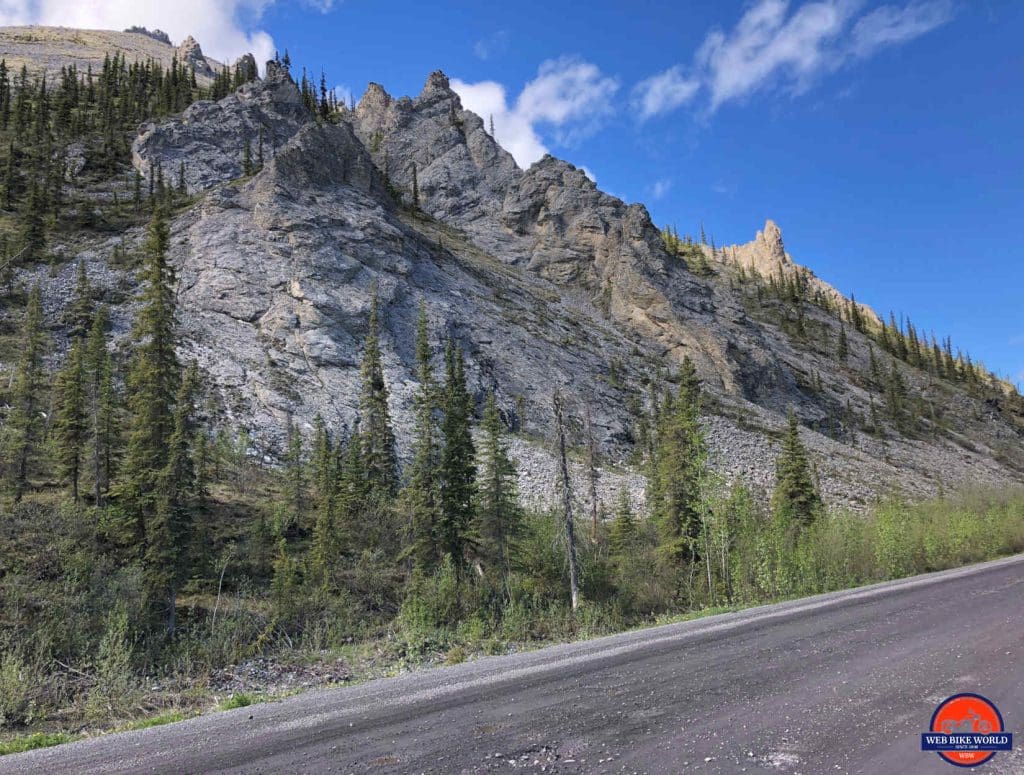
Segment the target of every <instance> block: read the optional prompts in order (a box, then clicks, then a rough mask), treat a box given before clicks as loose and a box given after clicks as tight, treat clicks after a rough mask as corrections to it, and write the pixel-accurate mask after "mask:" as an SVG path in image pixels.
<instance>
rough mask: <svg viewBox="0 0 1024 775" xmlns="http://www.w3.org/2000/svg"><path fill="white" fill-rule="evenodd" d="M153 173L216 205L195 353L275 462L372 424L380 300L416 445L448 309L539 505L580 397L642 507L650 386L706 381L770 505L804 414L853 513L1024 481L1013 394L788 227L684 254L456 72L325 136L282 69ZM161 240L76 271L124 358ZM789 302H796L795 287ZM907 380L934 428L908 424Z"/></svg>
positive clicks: (389, 368) (769, 227) (160, 155)
mask: <svg viewBox="0 0 1024 775" xmlns="http://www.w3.org/2000/svg"><path fill="white" fill-rule="evenodd" d="M125 34H133V35H135V36H136V37H138V38H140V39H141V40H144V41H148V42H147V45H149V44H152V45H157V42H155V41H153V40H152V38H147V37H146V36H144V35H141V34H137V33H125ZM11 35H12V33H11V32H10V31H8V32H7V33H6V38H0V40H9V39H11ZM11 45H13V44H11ZM159 45H165V44H159ZM179 56H180V57H184V58H185V59H186V60H187V61H188V62H189V63H193V60H195V62H194V63H193V64H194V66H195V68H196V72H197V75H198V74H199V73H200V70H201V67H202V64H203V63H204V62H205V61H206V60H205V59H203V58H202V52H201V49H200V48H199V45H198V44H197V43H195V41H192V40H191V39H189V40H188V41H186V42H185V43H183V44H182V46H181V47H180V48H179ZM247 61H250V62H251V58H250V60H247ZM254 64H255V63H252V65H254ZM251 69H252V71H253V72H252V75H255V73H254V70H255V68H254V67H252V68H251ZM131 155H132V163H133V165H134V168H135V170H136V171H137V172H138V173H139V174H140V175H141V176H142V179H143V180H144V181H150V180H152V179H153V177H154V175H156V174H157V171H159V172H160V174H163V175H166V176H167V177H168V179H169V180H171V181H178V176H179V174H180V176H181V180H180V184H181V185H182V187H183V188H184V189H186V190H187V192H188V193H189V194H190V195H192V196H193V197H194V204H192V205H191V206H190V207H189V208H187V209H185V210H184V211H181V212H179V214H177V215H176V217H175V219H174V220H173V223H172V228H171V256H172V260H173V264H174V266H175V267H176V269H177V272H178V280H179V287H178V301H179V310H180V328H181V332H182V334H183V340H182V343H181V352H180V355H181V356H182V358H183V359H193V358H194V359H197V361H198V363H199V366H200V368H201V369H202V371H203V372H205V374H206V375H207V377H208V380H209V383H210V384H211V385H212V386H213V387H214V391H215V394H216V397H217V401H216V407H215V408H214V409H211V412H212V413H213V415H214V416H213V417H212V419H213V420H214V421H215V422H220V423H225V424H227V423H230V424H231V425H233V426H237V427H244V428H247V429H248V430H249V431H250V433H251V434H252V436H253V438H254V439H255V440H256V442H257V443H258V444H259V445H260V447H261V449H263V450H264V453H265V454H266V456H267V457H268V458H269V459H273V458H275V457H276V456H278V455H279V454H280V453H281V451H282V449H283V444H284V439H285V434H286V428H287V427H288V425H289V422H290V421H292V420H295V421H297V422H298V423H299V424H300V426H303V425H304V426H306V427H311V424H312V422H313V419H314V417H315V416H316V415H318V414H319V415H321V416H322V417H323V418H324V419H325V420H326V421H327V422H329V423H331V424H332V425H333V426H335V427H351V425H352V423H353V421H354V418H355V413H356V407H357V401H358V389H359V387H358V386H359V366H358V364H359V361H360V358H361V352H362V346H363V340H364V336H365V334H366V330H367V313H368V310H369V306H370V298H371V294H372V293H374V292H375V291H376V292H377V293H378V294H379V298H380V304H381V310H382V322H383V326H384V328H383V351H384V353H385V367H386V373H385V378H386V381H387V383H388V386H389V389H390V391H391V399H392V413H393V417H394V419H395V426H396V430H397V432H398V434H399V442H400V447H402V448H403V449H405V450H407V449H408V443H409V437H408V433H409V432H410V431H409V429H410V428H411V426H412V422H411V418H412V396H413V393H414V391H415V389H416V376H415V373H416V372H415V363H414V348H413V338H414V329H415V320H416V315H417V309H418V307H419V305H420V303H421V302H423V303H425V305H426V309H427V312H428V316H429V319H430V323H431V325H432V329H433V331H434V333H435V336H437V337H440V336H449V335H450V336H451V337H453V338H454V339H455V340H456V341H457V342H458V343H459V344H460V345H461V347H462V348H463V350H464V351H465V355H466V369H467V372H468V378H469V385H470V388H471V391H472V393H473V396H474V398H475V400H476V402H477V405H478V407H479V406H480V405H481V404H482V401H483V398H484V396H485V395H486V392H487V391H488V390H494V391H495V392H496V396H497V400H498V404H499V406H500V409H501V412H502V414H503V416H504V417H505V419H506V420H507V421H508V423H509V425H510V427H512V428H513V429H514V431H515V432H516V439H515V443H514V449H513V451H514V454H515V456H516V457H517V459H518V460H519V463H520V475H521V477H522V479H523V482H522V487H521V490H522V492H523V494H524V496H526V497H527V498H528V499H532V500H534V501H539V502H543V501H545V500H547V499H549V498H550V497H551V496H552V494H553V492H554V481H555V470H554V465H553V458H552V454H551V446H550V444H551V438H552V427H553V421H552V409H551V407H552V397H553V394H554V393H555V391H559V392H560V393H561V394H562V395H563V396H564V397H565V399H566V404H567V414H568V415H569V418H570V430H571V439H570V442H571V443H572V444H578V445H582V444H583V443H584V442H583V439H584V436H585V430H584V429H585V428H588V427H589V428H590V429H591V431H590V432H591V433H592V434H593V436H594V438H595V440H596V444H597V448H598V457H599V461H600V462H599V468H600V470H599V479H598V492H599V496H600V497H601V499H602V500H604V501H605V502H606V503H610V501H611V499H612V497H613V494H614V493H615V492H616V491H617V490H620V489H622V488H623V487H627V488H629V489H631V490H632V491H633V492H634V494H635V496H636V498H637V500H640V498H642V493H643V480H642V477H641V476H640V473H639V471H638V470H637V469H636V468H634V467H633V465H632V461H634V460H635V459H636V455H635V452H636V446H637V441H638V430H637V427H638V422H639V420H640V415H641V413H642V409H643V407H644V406H645V405H646V404H647V402H648V397H649V391H650V386H651V385H652V384H654V383H656V382H657V381H659V380H664V379H666V378H669V379H671V375H672V374H673V373H675V372H676V371H677V370H678V369H679V368H680V366H681V365H682V364H683V362H684V359H686V358H689V359H690V360H691V361H692V362H693V363H694V364H695V366H696V369H697V372H698V374H699V376H700V378H701V381H702V385H703V388H704V390H705V393H706V398H705V402H704V408H703V423H704V425H705V428H706V431H707V435H708V440H709V444H710V447H711V454H712V464H713V467H714V468H715V469H716V470H718V471H719V472H720V473H721V474H722V475H723V476H724V477H725V478H726V479H727V480H733V479H737V478H739V479H743V480H746V481H748V482H750V483H751V484H752V485H754V487H755V489H756V490H757V491H759V492H764V491H767V490H768V489H769V488H770V486H771V484H772V481H773V478H774V467H775V457H776V455H777V452H778V448H779V438H780V436H781V432H782V429H783V428H784V426H785V423H786V414H787V412H788V411H789V410H792V411H794V412H795V413H796V415H797V417H798V418H799V421H800V423H801V426H802V427H801V431H800V432H801V435H802V437H803V440H804V442H805V444H806V446H807V447H808V449H809V451H810V454H811V457H812V460H813V463H814V466H815V469H816V474H817V477H818V480H819V483H820V488H821V491H822V494H823V497H824V498H825V500H826V501H827V502H829V503H832V504H837V505H846V506H851V507H853V508H861V507H863V506H864V505H865V504H867V503H869V502H871V501H872V500H873V499H874V498H876V497H877V496H879V495H883V494H886V493H889V492H901V493H905V494H907V495H909V496H912V497H918V496H924V495H927V494H934V493H937V492H940V491H941V490H942V489H943V488H952V487H955V486H957V485H960V484H966V483H980V482H988V483H1001V482H1009V481H1013V480H1019V479H1020V476H1021V472H1022V471H1024V454H1022V452H1021V438H1022V429H1024V417H1022V414H1021V405H1020V403H1019V400H1017V399H1018V398H1019V397H1015V393H1014V392H1013V391H1012V389H1011V388H1010V387H1009V386H1007V385H1003V384H1002V383H999V382H998V381H996V380H994V378H986V380H987V381H986V384H985V388H984V390H981V389H977V390H969V389H967V387H966V386H965V385H963V384H961V383H959V382H957V381H956V380H951V379H945V378H943V377H941V376H937V375H936V374H934V373H932V371H930V370H928V369H927V368H924V367H923V366H922V365H920V364H913V363H911V362H908V361H907V360H905V359H899V358H895V357H892V356H891V355H890V354H888V353H887V352H884V351H883V350H882V349H881V348H880V347H879V345H878V344H877V342H876V339H877V336H876V334H875V333H874V329H876V328H877V327H879V326H881V325H882V324H881V320H880V318H879V316H878V315H876V314H875V313H874V312H873V311H872V310H870V309H868V308H867V307H864V306H862V305H856V304H855V303H853V302H851V301H850V300H848V299H846V298H845V297H843V295H842V294H840V293H839V292H838V291H836V290H835V289H834V288H832V287H831V286H829V285H828V284H827V283H825V282H824V281H823V280H821V279H819V278H817V277H815V276H814V275H813V273H812V272H810V271H809V270H808V269H806V268H805V267H802V266H800V265H799V264H797V263H796V262H795V261H794V260H793V258H792V257H791V256H790V255H789V254H788V253H787V252H786V250H785V246H784V242H783V235H782V231H781V229H780V227H779V226H778V225H776V224H775V223H774V222H773V221H771V220H768V221H767V222H766V223H765V225H764V227H763V229H762V230H761V231H758V232H757V235H756V237H755V238H754V239H753V240H752V241H751V242H749V243H746V244H742V245H730V246H721V247H712V246H709V245H707V244H705V243H704V241H702V240H692V241H690V240H683V239H681V238H677V237H673V239H671V240H667V239H666V235H665V234H664V233H662V232H661V231H660V230H659V229H658V228H657V227H656V226H655V225H654V224H653V223H652V222H651V218H650V215H649V214H648V212H647V210H646V208H645V207H644V206H643V205H642V204H636V203H634V204H627V203H625V202H623V201H621V200H620V199H618V198H616V197H614V196H611V195H609V194H607V193H604V192H603V191H601V190H600V189H599V188H598V187H597V186H596V185H595V184H594V182H593V181H592V180H590V179H589V178H588V177H587V175H586V174H584V172H583V171H582V170H581V169H578V168H577V167H575V166H573V165H572V164H571V163H569V162H566V161H562V160H559V159H556V158H553V157H551V156H546V157H544V158H543V159H542V160H540V161H539V162H537V163H535V164H534V165H532V166H531V167H530V168H529V169H527V170H522V169H520V168H519V167H518V166H517V165H516V163H515V161H514V160H513V158H512V156H511V155H510V154H509V153H507V152H506V151H505V150H504V149H503V148H501V146H500V145H499V144H498V143H497V142H495V140H494V138H492V137H491V136H490V134H489V133H488V131H487V129H486V127H485V124H484V121H483V120H482V119H481V117H479V116H477V115H475V114H473V113H472V112H470V111H467V110H465V109H464V108H463V106H462V104H461V102H460V100H459V97H458V95H457V94H456V93H455V92H454V91H453V90H452V89H451V87H450V85H449V82H448V78H447V77H446V76H445V75H444V74H443V73H441V72H435V73H432V74H431V75H430V76H429V77H428V78H427V80H426V83H425V85H424V87H423V90H422V91H421V92H420V94H419V95H417V96H415V97H394V96H392V95H390V94H389V93H388V92H387V91H385V89H384V88H383V87H382V86H380V85H378V84H370V85H369V87H368V88H367V90H366V92H365V94H364V96H363V98H362V99H361V100H360V102H359V103H358V105H356V106H354V109H350V108H347V107H345V106H340V107H338V108H337V110H336V111H335V112H334V113H333V114H332V115H331V116H330V117H329V118H328V119H324V118H323V117H322V116H319V115H316V114H314V113H313V112H311V111H310V110H308V109H307V106H306V105H305V104H304V102H303V99H302V94H301V93H300V89H299V87H298V86H297V85H296V83H295V81H294V80H293V78H292V76H291V75H290V74H289V73H288V72H287V70H286V69H285V68H284V67H283V66H280V65H278V64H276V63H273V62H271V63H269V64H268V66H267V70H266V76H265V77H264V78H263V79H256V80H252V81H251V82H249V83H246V84H244V85H243V86H241V87H240V88H238V89H236V90H234V91H233V92H232V93H230V94H228V96H226V97H224V98H223V99H221V100H219V101H217V102H211V101H201V102H197V103H194V104H192V105H191V106H190V107H188V108H187V109H186V110H185V111H184V113H182V114H180V115H178V116H176V117H171V118H168V119H167V120H163V121H159V122H150V123H146V124H144V125H143V126H141V127H140V128H139V131H138V134H137V135H136V137H135V139H134V142H133V145H132V153H131ZM247 172H248V173H249V174H246V173H247ZM143 185H146V184H145V183H144V184H143ZM122 195H123V194H122ZM753 230H754V229H753V228H752V231H753ZM143 239H144V235H143V231H142V229H141V228H139V227H137V226H136V227H132V228H131V229H129V230H127V231H125V232H123V233H117V234H92V235H90V236H88V237H87V238H83V237H82V236H81V235H78V236H76V237H75V238H74V239H67V240H65V241H64V242H63V243H60V244H58V245H57V246H56V247H55V248H54V250H55V252H56V253H58V254H59V255H61V256H62V257H63V258H64V259H81V260H84V261H85V263H86V265H87V268H88V270H89V274H90V276H91V277H92V278H94V281H95V283H96V284H97V285H99V286H101V287H102V292H103V293H104V295H105V297H106V298H107V299H108V300H110V301H112V302H114V305H113V314H114V318H115V322H116V324H117V326H118V329H119V330H120V331H121V332H122V334H124V333H125V332H127V329H128V324H129V321H130V319H131V317H132V314H133V309H134V308H133V304H132V302H131V301H130V299H131V298H132V293H133V288H134V287H135V285H134V284H135V280H134V277H133V275H131V273H129V272H128V271H126V270H124V269H122V268H119V266H118V265H116V263H115V262H113V261H112V260H111V256H114V255H117V254H118V253H119V252H120V253H123V252H125V251H128V252H131V251H133V250H136V249H139V247H140V246H141V243H142V240H143ZM74 274H75V261H73V260H70V261H68V262H67V263H65V264H63V265H62V268H61V269H60V270H59V271H57V272H56V273H51V272H49V271H44V270H38V271H36V275H37V276H38V279H39V280H40V281H41V282H42V283H43V285H44V288H45V291H44V296H45V297H46V298H47V299H49V300H58V299H61V298H67V295H68V294H69V293H70V288H71V287H72V286H73V282H74ZM791 285H792V287H797V286H799V288H800V291H799V293H800V295H801V297H800V299H799V300H798V301H797V302H796V304H795V305H794V303H792V302H791V301H790V300H787V299H786V298H785V295H786V292H784V291H782V290H780V289H782V288H788V287H790V286H791ZM51 314H53V310H51ZM855 318H856V319H859V320H860V324H859V325H857V324H855V322H854V319H855ZM840 340H842V341H843V345H842V347H841V348H840V346H839V345H838V343H839V342H840ZM926 344H927V343H926ZM840 350H842V352H840ZM894 374H895V375H896V378H898V380H899V381H900V382H901V384H903V385H904V386H905V388H906V392H907V395H909V396H910V400H911V401H912V404H913V406H914V407H915V410H914V419H913V422H912V423H909V424H905V423H902V422H899V421H897V419H896V418H893V417H890V416H889V415H887V414H886V412H885V406H886V387H885V380H886V379H887V378H893V377H892V375H894ZM576 473H577V474H578V473H579V470H577V471H576Z"/></svg>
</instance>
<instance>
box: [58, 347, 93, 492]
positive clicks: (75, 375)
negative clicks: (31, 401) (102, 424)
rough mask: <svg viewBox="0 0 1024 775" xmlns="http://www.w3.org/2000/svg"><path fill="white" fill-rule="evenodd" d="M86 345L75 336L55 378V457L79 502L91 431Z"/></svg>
mask: <svg viewBox="0 0 1024 775" xmlns="http://www.w3.org/2000/svg"><path fill="white" fill-rule="evenodd" d="M85 349H86V345H85V343H84V340H83V339H81V338H76V339H72V341H71V349H70V351H69V352H68V358H67V362H66V363H65V364H64V367H63V368H62V369H61V370H60V371H59V372H58V373H57V378H56V380H55V381H54V389H55V392H56V397H55V399H56V400H55V404H56V419H55V421H54V427H53V431H54V444H55V451H56V457H57V462H58V463H59V465H60V470H61V475H62V476H63V477H64V478H65V479H66V480H67V482H68V484H70V485H71V497H72V498H73V499H74V501H75V502H76V503H77V502H78V483H79V480H80V478H81V473H82V461H83V458H84V455H85V448H86V443H87V441H88V433H89V417H88V413H87V410H88V407H87V395H86V390H87V386H86V370H85Z"/></svg>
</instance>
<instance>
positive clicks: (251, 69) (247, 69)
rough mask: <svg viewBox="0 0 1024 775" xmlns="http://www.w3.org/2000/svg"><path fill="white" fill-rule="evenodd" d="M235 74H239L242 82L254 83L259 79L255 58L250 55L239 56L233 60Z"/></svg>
mask: <svg viewBox="0 0 1024 775" xmlns="http://www.w3.org/2000/svg"><path fill="white" fill-rule="evenodd" d="M235 72H236V73H238V72H241V73H242V74H243V80H244V81H255V80H256V78H257V77H259V73H258V72H257V71H256V57H254V56H253V55H252V54H245V55H243V56H240V57H239V58H238V59H236V60H235Z"/></svg>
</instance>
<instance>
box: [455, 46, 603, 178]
mask: <svg viewBox="0 0 1024 775" xmlns="http://www.w3.org/2000/svg"><path fill="white" fill-rule="evenodd" d="M451 86H452V89H454V90H455V92H456V93H457V94H458V95H459V98H460V99H461V100H462V104H463V106H464V107H465V108H467V109H468V110H471V111H473V112H474V113H476V114H477V115H478V116H480V117H481V118H483V120H484V122H485V123H486V122H488V121H489V120H490V118H491V117H493V118H494V130H495V135H496V138H495V139H497V141H498V142H499V143H501V145H502V147H503V148H505V150H507V151H508V152H509V153H511V154H512V156H513V158H514V159H515V160H516V163H517V164H519V166H520V167H523V168H525V167H528V166H530V165H531V164H533V162H535V161H537V160H539V159H540V158H541V157H543V156H544V154H546V153H547V152H548V148H547V146H546V145H545V143H544V141H543V140H542V139H541V136H540V130H539V127H542V126H543V127H546V128H548V129H549V131H551V132H552V134H553V137H554V140H555V142H557V143H559V144H561V145H566V146H571V145H574V144H575V143H577V142H579V141H580V140H582V139H583V138H585V137H587V136H589V135H590V134H592V133H593V132H595V131H596V130H597V129H598V127H599V126H600V125H601V122H602V121H603V120H604V119H605V118H607V117H608V115H610V114H611V113H612V111H613V106H612V98H613V97H614V96H615V94H616V92H617V91H618V89H619V82H618V81H617V80H616V79H614V78H609V77H607V76H605V75H603V74H602V73H601V71H600V69H599V68H598V67H597V66H596V65H593V64H591V63H589V62H584V61H583V60H580V59H576V58H572V57H562V58H560V59H552V60H548V61H546V62H544V63H543V64H541V66H540V68H539V69H538V71H537V77H536V78H534V79H533V80H532V81H530V82H529V83H527V84H526V86H524V87H523V90H522V92H520V94H519V96H518V97H517V98H516V101H515V104H514V105H512V106H510V105H509V104H508V98H507V94H506V91H505V87H504V86H502V85H501V84H500V83H497V82H495V81H479V82H477V83H467V82H465V81H461V80H459V79H458V78H453V79H452V81H451Z"/></svg>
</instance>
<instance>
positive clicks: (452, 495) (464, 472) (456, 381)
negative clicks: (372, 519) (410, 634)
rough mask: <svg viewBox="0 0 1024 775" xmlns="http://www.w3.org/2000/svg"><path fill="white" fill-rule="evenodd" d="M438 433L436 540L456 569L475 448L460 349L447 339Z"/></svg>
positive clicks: (466, 530)
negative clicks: (440, 438) (442, 440)
mask: <svg viewBox="0 0 1024 775" xmlns="http://www.w3.org/2000/svg"><path fill="white" fill-rule="evenodd" d="M442 411H443V412H444V419H443V421H442V423H441V432H442V434H443V436H444V443H443V445H442V449H441V468H440V474H441V520H440V524H439V525H438V541H439V544H440V549H441V553H442V555H449V556H450V557H451V560H452V563H453V564H454V565H455V567H456V569H457V570H459V569H460V568H461V566H462V564H463V563H464V562H465V559H466V552H467V549H468V548H469V546H470V544H471V542H472V539H471V536H470V529H471V527H472V523H473V495H474V483H475V480H476V450H475V448H474V446H473V435H472V433H471V429H470V423H471V420H472V414H473V399H472V397H471V396H470V395H469V391H468V390H467V389H466V373H465V368H464V365H463V359H462V350H461V349H459V348H457V347H456V346H455V342H454V341H452V340H451V339H449V340H448V345H447V347H446V348H445V385H444V395H443V399H442Z"/></svg>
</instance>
